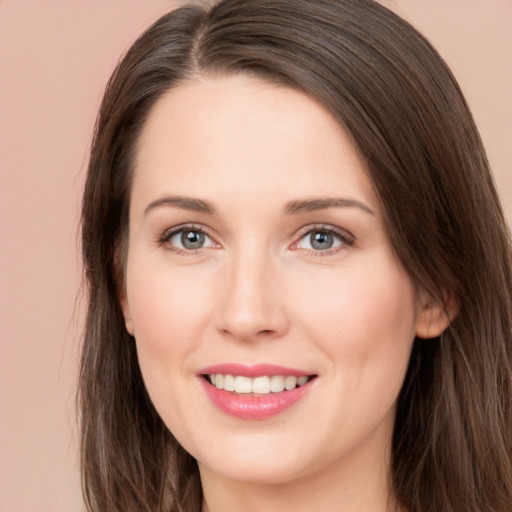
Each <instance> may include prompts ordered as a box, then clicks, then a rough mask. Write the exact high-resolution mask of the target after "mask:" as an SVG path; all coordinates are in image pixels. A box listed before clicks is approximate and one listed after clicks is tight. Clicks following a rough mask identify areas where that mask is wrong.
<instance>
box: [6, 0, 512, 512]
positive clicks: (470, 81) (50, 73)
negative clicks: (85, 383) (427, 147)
mask: <svg viewBox="0 0 512 512" xmlns="http://www.w3.org/2000/svg"><path fill="white" fill-rule="evenodd" d="M248 1H250V0H248ZM383 3H385V4H386V5H388V6H390V7H391V8H393V9H395V10H396V11H397V12H399V13H400V14H401V15H403V16H404V17H406V18H407V19H408V20H409V21H411V22H412V23H413V24H414V25H415V26H416V27H418V28H419V29H420V30H421V31H422V32H423V33H424V34H425V35H427V37H429V38H430V40H431V41H432V42H433V43H434V45H435V46H436V47H437V48H438V50H439V51H440V52H441V54H442V55H443V56H444V57H445V59H446V60H447V62H448V64H449V65H450V66H451V67H452V69H453V71H454V73H455V75H456V76H457V78H458V79H459V81H460V83H461V86H462V89H463V91H464V92H465V94H466V97H467V99H468V101H469V103H470V105H471V107H472V109H473V113H474V116H475V118H476V121H477V124H478V126H479V127H480V130H481V133H482V136H483V139H484V142H485V144H486V147H487V150H488V154H489V158H490V161H491V164H492V166H493V169H494V173H495V177H496V181H497V184H498V187H499V190H500V193H501V195H502V198H503V202H504V205H505V209H506V212H507V215H508V218H509V219H512V168H511V164H510V162H511V161H512V147H511V146H512V98H511V92H510V91H512V64H511V63H512V31H511V30H510V27H512V1H511V0H428V1H427V0H383ZM176 4H177V2H176V1H173V0H167V1H164V0H160V1H157V0H151V1H149V0H138V1H135V0H123V1H121V0H118V1H113V0H110V1H108V0H102V1H100V0H96V1H92V0H89V1H86V0H75V1H73V2H71V1H69V0H37V1H36V0H0V512H33V511H38V512H64V511H66V512H75V511H80V510H82V509H83V507H82V505H81V497H80V485H79V478H78V470H77V447H76V424H75V416H74V415H75V412H74V393H75V379H76V370H77V359H78V344H79V338H80V326H81V314H80V312H81V310H82V309H81V302H80V299H77V296H78V295H77V293H78V289H79V285H80V276H81V267H80V257H79V252H78V251H77V222H78V217H79V204H80V195H81V189H82V184H83V180H84V174H85V169H86V163H87V155H88V147H89V143H90V135H91V132H92V128H93V125H94V117H95V113H96V110H97V108H98V106H99V101H100V97H101V93H102V90H103V87H104V85H105V83H106V80H107V79H108V76H109V74H110V72H111V70H112V69H113V66H114V64H115V63H116V61H117V59H118V57H119V55H120V54H121V53H122V52H123V51H124V50H125V49H126V48H127V46H128V45H129V44H130V42H131V41H133V39H134V38H135V37H136V36H137V34H138V33H140V32H141V30H142V29H144V28H145V27H146V26H147V25H148V24H149V23H150V22H152V21H154V20H155V19H156V18H157V17H158V16H159V15H161V14H162V13H164V12H165V11H166V10H168V9H169V8H170V7H172V6H174V5H176Z"/></svg>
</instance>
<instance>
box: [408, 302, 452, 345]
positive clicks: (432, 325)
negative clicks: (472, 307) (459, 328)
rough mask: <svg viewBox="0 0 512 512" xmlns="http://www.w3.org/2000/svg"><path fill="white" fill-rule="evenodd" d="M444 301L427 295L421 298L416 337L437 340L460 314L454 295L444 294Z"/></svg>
mask: <svg viewBox="0 0 512 512" xmlns="http://www.w3.org/2000/svg"><path fill="white" fill-rule="evenodd" d="M443 295H444V297H443V301H440V300H438V299H436V298H434V297H433V296H431V295H427V294H426V292H425V293H423V294H422V296H421V297H420V307H419V311H418V315H417V317H416V336H417V337H418V338H422V339H430V338H437V337H438V336H440V335H441V334H442V333H443V332H444V330H445V329H446V328H447V327H448V326H449V325H450V323H451V322H452V321H453V320H454V318H455V317H456V316H457V315H458V313H459V304H458V301H457V299H456V298H455V296H454V295H453V294H448V293H446V294H443Z"/></svg>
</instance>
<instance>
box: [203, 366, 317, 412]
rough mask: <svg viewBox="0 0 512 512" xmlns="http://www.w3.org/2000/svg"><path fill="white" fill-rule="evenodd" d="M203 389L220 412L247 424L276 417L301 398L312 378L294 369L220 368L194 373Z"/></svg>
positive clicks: (260, 367) (308, 387) (313, 377)
mask: <svg viewBox="0 0 512 512" xmlns="http://www.w3.org/2000/svg"><path fill="white" fill-rule="evenodd" d="M197 376H198V377H199V378H200V381H201V384H202V386H203V389H204V391H205V393H206V395H207V396H208V398H209V399H210V400H211V401H212V403H213V404H214V405H215V406H217V407H218V408H219V409H220V410H221V411H223V412H224V413H226V414H229V415H231V416H235V417H237V418H241V419H247V420H263V419H267V418H270V417H272V416H275V415H277V414H280V413H281V412H283V411H284V410H285V409H287V408H288V407H290V406H291V405H293V404H294V403H296V402H297V401H299V400H300V399H301V398H302V397H304V396H305V395H306V394H307V393H308V391H309V390H310V388H311V383H312V381H313V380H315V378H316V375H315V374H311V373H307V372H305V371H303V370H299V369H296V368H290V367H284V366H277V365H269V364H259V365H255V366H245V365H239V364H233V363H228V364H221V365H215V366H209V367H206V368H203V369H201V370H200V371H199V372H197Z"/></svg>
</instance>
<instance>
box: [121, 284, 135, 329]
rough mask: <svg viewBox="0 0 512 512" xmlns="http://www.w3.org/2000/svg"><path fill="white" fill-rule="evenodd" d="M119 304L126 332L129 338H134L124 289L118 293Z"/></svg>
mask: <svg viewBox="0 0 512 512" xmlns="http://www.w3.org/2000/svg"><path fill="white" fill-rule="evenodd" d="M119 304H120V305H121V310H122V312H123V316H124V324H125V326H126V330H127V331H128V333H129V334H130V335H131V336H134V330H133V322H132V315H131V313H130V306H129V305H128V299H127V298H126V290H125V289H124V287H123V289H122V290H121V292H120V293H119Z"/></svg>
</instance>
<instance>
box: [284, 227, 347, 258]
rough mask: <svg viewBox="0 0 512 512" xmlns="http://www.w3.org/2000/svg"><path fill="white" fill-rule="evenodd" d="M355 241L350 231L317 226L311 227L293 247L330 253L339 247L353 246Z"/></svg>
mask: <svg viewBox="0 0 512 512" xmlns="http://www.w3.org/2000/svg"><path fill="white" fill-rule="evenodd" d="M353 243H354V240H353V238H352V237H351V236H349V235H348V233H342V232H339V231H337V230H334V229H333V228H323V227H317V228H313V229H309V230H308V231H307V232H306V233H305V234H304V235H303V236H301V238H300V239H299V240H298V241H297V242H295V243H294V244H293V246H292V247H291V248H292V249H306V250H309V251H314V252H326V253H328V254H330V253H332V252H334V251H336V249H338V248H342V247H343V246H351V245H353Z"/></svg>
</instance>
